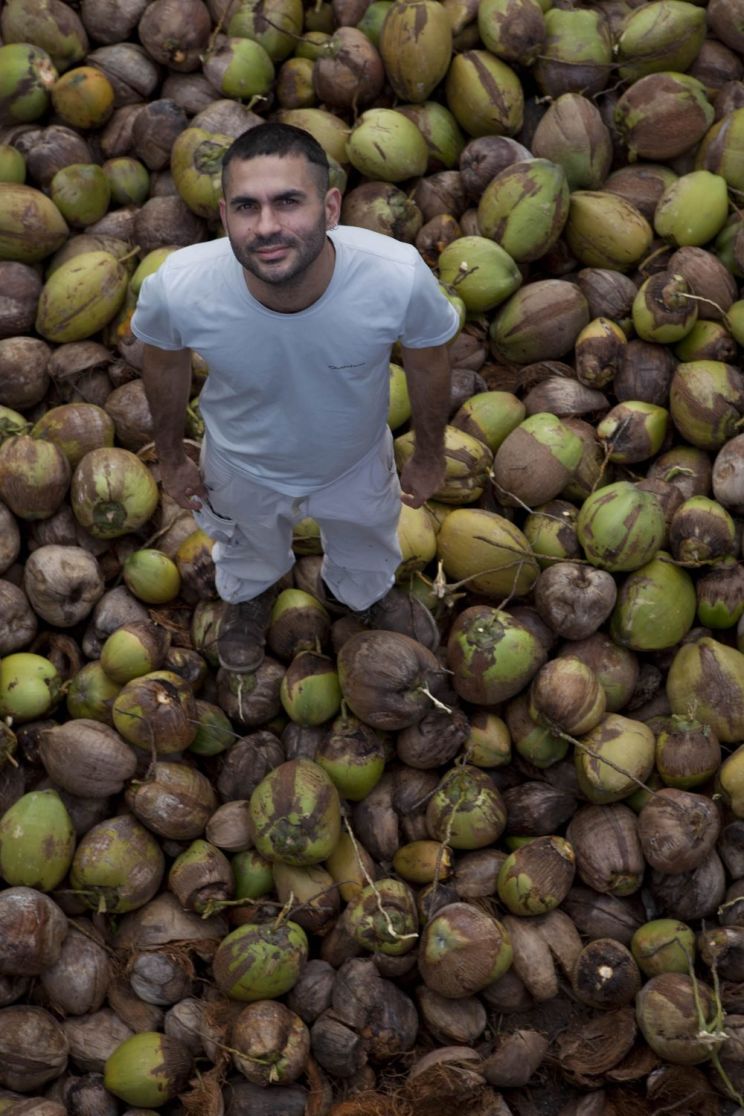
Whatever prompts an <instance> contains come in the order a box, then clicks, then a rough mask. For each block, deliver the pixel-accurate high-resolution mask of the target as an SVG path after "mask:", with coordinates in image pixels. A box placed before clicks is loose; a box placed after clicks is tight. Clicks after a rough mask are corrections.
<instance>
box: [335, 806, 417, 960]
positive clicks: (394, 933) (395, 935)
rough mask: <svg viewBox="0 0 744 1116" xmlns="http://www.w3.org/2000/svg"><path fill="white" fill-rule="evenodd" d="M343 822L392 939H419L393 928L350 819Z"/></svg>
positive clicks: (400, 940)
mask: <svg viewBox="0 0 744 1116" xmlns="http://www.w3.org/2000/svg"><path fill="white" fill-rule="evenodd" d="M343 822H344V828H345V829H346V832H347V833H348V834H349V840H350V841H351V845H352V848H353V849H354V856H355V857H356V861H357V864H358V865H359V867H360V869H361V871H362V875H363V876H364V878H365V880H366V881H367V884H368V886H369V887H371V888H372V891H373V893H374V896H375V900H376V902H377V909H378V910H379V912H380V914H381V915H382V917H383V920H384V922H385V926H386V928H387V932H388V934H389V935H390V937H391V938H392V939H393V940H394V941H397V942H405V941H409V940H410V939H411V938H418V934H399V933H398V931H397V930H396V929H395V927H394V926H393V923H392V921H391V919H390V915H389V914H388V912H387V911H386V910H385V907H384V905H383V902H382V896H381V895H380V892H379V891H378V890H377V887H376V885H375V881H374V880H373V879H372V877H371V876H370V874H369V872H368V871H367V869H366V867H365V864H364V861H363V860H362V857H361V854H360V852H359V845H358V844H357V839H356V837H355V836H354V831H353V830H352V828H351V826H350V825H349V819H348V818H347V817H346V816H344V819H343Z"/></svg>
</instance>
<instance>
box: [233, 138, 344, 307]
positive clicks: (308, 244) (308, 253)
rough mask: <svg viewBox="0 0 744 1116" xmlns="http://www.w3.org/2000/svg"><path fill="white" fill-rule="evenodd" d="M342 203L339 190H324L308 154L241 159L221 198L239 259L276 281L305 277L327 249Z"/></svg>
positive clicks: (259, 276)
mask: <svg viewBox="0 0 744 1116" xmlns="http://www.w3.org/2000/svg"><path fill="white" fill-rule="evenodd" d="M339 208H340V195H339V192H338V190H335V189H332V190H329V191H328V193H327V194H326V195H325V197H323V196H321V192H320V187H319V184H318V176H317V173H316V171H315V168H314V167H313V166H312V165H311V164H310V163H309V162H308V161H307V159H305V158H304V156H302V155H284V156H278V155H260V156H257V157H256V158H255V159H249V160H240V159H236V160H235V161H234V162H232V163H231V164H230V166H229V168H228V173H227V183H226V189H225V198H224V200H223V201H222V202H220V214H221V216H222V223H223V225H224V228H225V232H226V233H227V235H228V237H229V239H230V245H231V247H232V250H233V252H234V253H235V256H236V257H237V259H238V261H239V262H240V263H241V264H242V266H243V267H244V268H245V269H246V271H249V272H250V273H251V274H252V275H255V276H256V278H257V279H260V280H261V281H262V282H264V283H268V284H271V285H272V286H275V285H280V284H287V285H290V284H291V285H297V284H298V283H300V282H301V281H302V278H303V276H304V275H305V274H306V272H307V269H308V268H309V267H310V266H311V264H312V263H313V262H314V261H315V260H316V259H317V258H318V256H319V255H320V253H321V252H322V250H323V247H324V245H325V241H326V230H327V229H328V228H329V227H330V226H332V225H334V224H336V222H337V220H338V214H339Z"/></svg>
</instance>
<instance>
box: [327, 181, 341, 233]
mask: <svg viewBox="0 0 744 1116" xmlns="http://www.w3.org/2000/svg"><path fill="white" fill-rule="evenodd" d="M325 211H326V228H328V229H333V228H335V227H336V225H337V224H338V221H339V218H340V216H341V191H340V190H339V189H338V188H337V187H336V186H331V188H330V190H328V192H327V193H326V196H325Z"/></svg>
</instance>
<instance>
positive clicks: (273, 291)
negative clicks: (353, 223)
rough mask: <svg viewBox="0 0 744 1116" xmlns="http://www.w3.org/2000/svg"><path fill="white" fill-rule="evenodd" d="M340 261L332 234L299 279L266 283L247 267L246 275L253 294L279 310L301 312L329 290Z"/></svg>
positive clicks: (290, 312)
mask: <svg viewBox="0 0 744 1116" xmlns="http://www.w3.org/2000/svg"><path fill="white" fill-rule="evenodd" d="M335 263H336V249H335V248H334V246H333V242H332V240H331V239H330V237H326V242H325V245H324V246H323V251H322V252H321V253H320V255H319V256H318V258H317V259H316V260H315V261H314V262H313V264H312V265H311V267H310V268H309V269H308V271H305V272H303V274H302V275H300V276H298V278H297V281H296V282H295V281H293V280H291V281H290V282H289V283H277V284H273V283H264V282H262V280H261V279H259V278H258V277H257V276H256V275H253V274H251V272H249V271H246V269H245V268H243V278H244V279H245V283H246V286H247V287H248V290H249V291H250V292H251V294H252V295H253V297H254V298H255V299H256V300H257V301H258V302H260V303H261V305H262V306H265V307H266V309H267V310H274V311H275V312H276V313H278V314H298V313H299V312H300V311H301V310H307V308H308V306H312V305H313V303H314V302H317V301H318V299H319V298H320V297H321V295H322V294H323V293H324V292H325V290H326V288H327V287H328V284H329V283H330V281H331V279H332V277H333V269H334V266H335Z"/></svg>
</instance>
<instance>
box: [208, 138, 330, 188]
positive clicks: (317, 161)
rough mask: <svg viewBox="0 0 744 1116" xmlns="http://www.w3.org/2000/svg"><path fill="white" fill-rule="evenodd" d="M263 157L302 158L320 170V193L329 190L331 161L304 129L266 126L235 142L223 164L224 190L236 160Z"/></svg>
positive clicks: (318, 173) (317, 174) (228, 150)
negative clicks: (288, 156)
mask: <svg viewBox="0 0 744 1116" xmlns="http://www.w3.org/2000/svg"><path fill="white" fill-rule="evenodd" d="M260 155H278V156H280V157H283V156H285V155H302V156H304V158H305V159H307V161H308V163H310V164H311V166H313V167H316V168H317V173H316V178H317V180H318V189H319V190H320V192H321V194H322V195H323V196H325V194H326V192H327V190H328V186H329V170H330V168H329V166H328V157H327V155H326V153H325V151H324V150H323V148H322V147H321V146H320V144H319V143H318V141H317V140H316V139H315V138H314V137H313V136H311V135H310V133H309V132H306V131H305V130H304V129H303V128H296V127H295V126H294V124H278V123H274V122H272V123H267V124H257V125H256V127H255V128H249V129H248V131H247V132H243V133H242V134H241V135H239V136H238V138H237V139H236V140H234V141H233V142H232V143H231V145H230V146H229V147H228V149H227V151H226V152H225V155H224V158H223V160H222V189H223V192H224V190H225V185H226V183H227V172H228V168H229V166H230V163H232V162H233V160H235V159H239V160H241V161H247V160H249V159H256V158H258V156H260Z"/></svg>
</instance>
